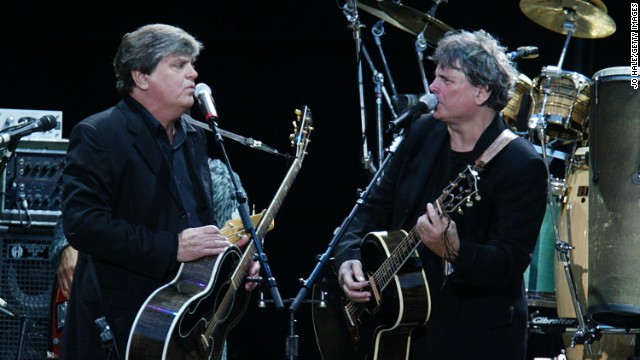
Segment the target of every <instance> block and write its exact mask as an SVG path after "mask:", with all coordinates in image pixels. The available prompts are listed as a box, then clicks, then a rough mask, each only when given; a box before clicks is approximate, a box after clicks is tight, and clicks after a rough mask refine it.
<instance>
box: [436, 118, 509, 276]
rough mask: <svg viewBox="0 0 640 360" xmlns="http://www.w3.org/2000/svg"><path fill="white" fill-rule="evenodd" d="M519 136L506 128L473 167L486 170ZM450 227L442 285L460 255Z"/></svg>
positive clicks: (443, 242)
mask: <svg viewBox="0 0 640 360" xmlns="http://www.w3.org/2000/svg"><path fill="white" fill-rule="evenodd" d="M517 137H518V135H516V134H515V133H514V132H513V131H511V130H509V129H505V130H504V131H503V132H502V133H501V134H500V135H498V137H497V138H496V139H495V140H494V141H493V143H491V145H489V147H488V148H487V149H486V150H485V151H484V152H483V153H482V155H480V156H479V157H478V158H477V159H476V162H475V163H474V165H473V169H474V170H476V171H477V172H478V173H481V172H482V171H483V170H484V168H485V166H487V163H489V161H491V159H493V158H494V157H495V156H496V155H497V154H498V153H499V152H500V151H501V150H502V149H504V147H505V146H507V145H508V144H509V143H510V142H511V141H512V140H513V139H515V138H517ZM448 227H449V225H448V224H447V230H445V232H444V233H443V234H442V235H443V236H442V245H443V247H444V249H443V250H444V253H443V254H442V255H443V256H442V260H443V266H442V268H443V272H444V282H443V283H442V286H444V285H445V284H446V282H447V276H448V275H450V274H451V273H452V272H453V264H452V263H451V261H450V260H453V259H455V258H456V256H458V254H457V253H456V252H455V251H454V250H453V247H452V246H451V242H450V241H449V238H448V236H447V231H448Z"/></svg>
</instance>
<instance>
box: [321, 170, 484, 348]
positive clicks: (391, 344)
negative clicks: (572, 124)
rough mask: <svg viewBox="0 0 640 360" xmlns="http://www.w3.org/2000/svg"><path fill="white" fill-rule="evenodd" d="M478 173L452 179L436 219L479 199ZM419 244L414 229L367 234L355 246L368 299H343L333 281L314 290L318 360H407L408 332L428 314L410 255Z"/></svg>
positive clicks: (419, 270)
mask: <svg viewBox="0 0 640 360" xmlns="http://www.w3.org/2000/svg"><path fill="white" fill-rule="evenodd" d="M478 179H479V177H478V172H477V171H476V170H475V169H474V168H472V167H471V166H467V167H466V169H465V170H464V171H463V172H461V173H460V174H458V177H457V178H456V179H455V180H454V181H452V182H451V183H450V184H449V185H448V186H447V187H446V188H445V189H444V191H443V192H442V194H441V195H440V197H438V199H436V201H435V202H434V205H435V208H436V209H437V210H438V211H439V213H440V214H445V213H446V214H449V213H452V212H454V211H457V212H458V213H462V207H463V205H466V206H471V204H472V203H473V199H472V197H474V196H475V200H479V196H478V195H477V193H478ZM421 243H422V241H421V240H420V237H419V236H418V234H417V232H416V227H414V228H413V229H411V230H410V231H409V232H408V233H407V232H406V231H404V230H397V231H391V232H386V231H382V232H372V233H369V234H367V235H366V236H365V238H364V239H363V240H362V244H361V254H362V263H363V270H364V271H365V273H366V274H367V276H368V281H369V283H370V285H369V287H370V288H369V290H370V291H371V292H372V300H371V301H369V302H367V303H357V302H353V301H351V300H349V299H348V298H346V297H345V296H344V295H343V292H342V289H341V288H340V287H339V286H338V283H337V278H336V276H335V274H334V276H330V277H325V280H324V284H323V283H322V282H321V283H320V284H316V285H314V288H313V295H312V297H313V299H314V300H315V301H314V302H313V306H312V316H313V325H314V331H315V335H316V341H317V343H318V347H319V350H320V353H321V355H322V358H323V359H324V360H342V359H349V360H352V359H375V360H395V359H398V360H400V359H403V360H404V359H408V358H409V349H410V345H411V333H412V331H413V330H414V329H415V328H416V327H420V326H424V325H425V324H426V323H427V321H428V320H429V315H430V311H431V304H430V295H429V285H428V282H427V278H426V275H425V273H424V270H423V267H422V262H421V260H420V257H419V255H418V252H417V251H416V249H417V247H418V246H419V245H420V244H421Z"/></svg>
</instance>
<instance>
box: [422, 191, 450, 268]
mask: <svg viewBox="0 0 640 360" xmlns="http://www.w3.org/2000/svg"><path fill="white" fill-rule="evenodd" d="M416 229H417V232H418V236H420V239H421V240H422V242H423V243H424V244H425V245H426V246H427V248H429V250H431V251H433V252H434V253H435V254H436V255H438V256H441V257H442V256H444V254H445V248H444V246H445V244H444V242H445V241H448V242H449V245H450V248H451V249H452V250H453V254H452V255H453V258H449V259H447V260H450V261H453V260H455V256H456V255H457V254H458V251H459V249H460V239H459V238H458V231H457V228H456V223H455V221H453V220H450V219H449V218H447V217H444V216H440V214H439V213H438V211H437V210H436V209H435V208H434V206H433V204H431V203H429V204H427V212H426V213H425V214H424V215H422V216H420V217H419V218H418V223H417V225H416ZM445 232H446V238H445V237H444V235H445Z"/></svg>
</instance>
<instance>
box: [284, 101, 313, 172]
mask: <svg viewBox="0 0 640 360" xmlns="http://www.w3.org/2000/svg"><path fill="white" fill-rule="evenodd" d="M295 113H296V120H295V121H294V122H293V134H291V135H289V140H291V146H292V147H295V148H296V159H298V160H300V161H302V159H303V158H304V156H305V155H306V154H307V145H309V135H311V132H312V131H313V120H312V118H311V110H310V109H309V108H308V107H307V106H304V107H303V110H302V111H300V110H298V109H296V111H295Z"/></svg>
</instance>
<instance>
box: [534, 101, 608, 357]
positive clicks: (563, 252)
mask: <svg viewBox="0 0 640 360" xmlns="http://www.w3.org/2000/svg"><path fill="white" fill-rule="evenodd" d="M542 113H544V111H542V112H541V114H542ZM537 130H538V137H539V140H540V147H541V149H542V151H541V153H542V158H543V159H544V162H545V164H546V165H547V169H548V168H549V159H548V157H547V143H546V139H545V127H544V126H539V125H538V126H537ZM574 153H575V152H574ZM573 156H574V155H573V153H572V154H571V160H570V161H573ZM549 174H550V173H549ZM550 179H551V177H550V175H549V178H548V180H547V181H548V186H549V188H548V191H547V202H548V204H549V209H550V211H551V221H552V224H553V235H554V238H555V249H556V251H557V252H558V255H559V256H560V260H561V261H562V267H563V269H564V273H565V276H566V278H567V283H568V285H569V293H570V294H571V301H572V303H573V307H574V309H575V312H576V320H577V322H578V328H577V330H576V332H575V334H574V335H573V337H572V339H571V346H574V345H575V344H577V343H580V344H584V346H585V349H586V351H587V354H588V355H589V356H591V355H593V349H592V348H591V343H592V342H593V341H594V340H597V339H599V335H600V334H599V333H597V330H596V329H589V328H588V326H587V323H586V321H585V317H584V313H583V312H582V304H581V303H580V299H579V298H578V291H577V289H576V285H575V280H574V277H573V273H572V270H571V266H570V265H571V263H570V260H569V251H571V250H573V246H571V245H569V244H567V243H565V242H563V241H561V240H560V232H559V230H558V219H557V217H556V209H555V204H554V200H553V188H552V186H551V181H550ZM567 216H568V215H567Z"/></svg>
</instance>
